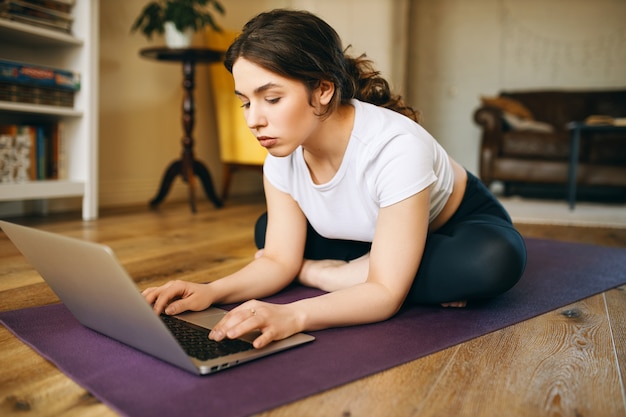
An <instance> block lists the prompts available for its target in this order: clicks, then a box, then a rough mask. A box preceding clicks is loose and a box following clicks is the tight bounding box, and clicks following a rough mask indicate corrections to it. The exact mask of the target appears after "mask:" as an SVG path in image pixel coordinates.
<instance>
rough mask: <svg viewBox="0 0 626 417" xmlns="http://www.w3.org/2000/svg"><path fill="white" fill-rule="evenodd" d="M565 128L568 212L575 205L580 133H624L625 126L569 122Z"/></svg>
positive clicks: (625, 130)
mask: <svg viewBox="0 0 626 417" xmlns="http://www.w3.org/2000/svg"><path fill="white" fill-rule="evenodd" d="M567 128H568V129H569V130H570V132H571V136H570V157H569V173H568V178H567V180H568V192H567V199H568V202H569V208H570V210H574V207H575V205H576V182H577V181H576V180H577V178H576V175H577V171H578V158H579V152H580V137H581V135H582V133H586V132H595V133H609V132H626V126H612V125H588V124H585V123H584V122H570V123H568V124H567Z"/></svg>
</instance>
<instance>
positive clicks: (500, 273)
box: [474, 228, 526, 298]
mask: <svg viewBox="0 0 626 417" xmlns="http://www.w3.org/2000/svg"><path fill="white" fill-rule="evenodd" d="M482 256H483V258H482V259H480V260H479V264H482V265H484V268H482V270H481V271H478V272H476V276H475V277H474V280H475V282H476V283H477V285H478V286H481V287H482V288H483V290H484V295H483V297H481V298H491V297H494V296H496V295H499V294H502V293H503V292H505V291H508V290H509V289H511V288H512V287H513V286H514V285H515V284H517V282H518V281H519V280H520V278H521V277H522V274H523V272H524V269H525V267H526V245H525V244H524V239H523V238H522V237H521V236H520V235H519V233H518V232H517V231H516V230H515V229H513V228H511V229H510V230H508V231H507V232H506V233H498V234H497V235H496V236H492V237H491V238H490V240H489V242H488V244H487V246H486V247H485V248H484V250H483V251H482Z"/></svg>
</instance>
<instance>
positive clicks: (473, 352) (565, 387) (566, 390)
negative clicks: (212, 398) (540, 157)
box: [0, 200, 626, 417]
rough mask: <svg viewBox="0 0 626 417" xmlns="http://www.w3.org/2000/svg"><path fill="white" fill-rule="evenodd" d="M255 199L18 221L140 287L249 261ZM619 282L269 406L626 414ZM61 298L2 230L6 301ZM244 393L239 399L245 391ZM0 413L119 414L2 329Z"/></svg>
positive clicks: (323, 410) (535, 229)
mask: <svg viewBox="0 0 626 417" xmlns="http://www.w3.org/2000/svg"><path fill="white" fill-rule="evenodd" d="M263 207H264V206H263V203H262V201H260V200H257V201H238V202H235V201H231V202H229V203H228V204H227V205H226V207H224V208H223V209H221V210H216V209H214V208H213V207H212V206H211V205H210V204H209V203H201V204H199V207H198V213H197V214H195V215H192V214H191V213H190V212H189V208H188V207H187V206H186V205H185V204H178V203H171V202H167V201H166V202H165V203H163V205H162V207H161V209H160V211H148V210H146V209H144V208H143V207H142V208H134V209H124V210H115V211H108V212H104V213H102V215H101V218H100V219H99V220H97V221H94V222H82V221H80V220H78V216H77V215H72V216H67V215H64V216H50V217H47V218H28V219H19V222H20V223H23V224H28V225H33V226H36V227H39V228H42V229H45V230H49V231H53V232H56V233H61V234H64V235H68V236H74V237H78V238H82V239H87V240H92V241H98V242H103V243H106V244H108V245H109V246H111V247H112V248H113V250H114V251H115V252H116V254H117V256H118V258H119V259H120V261H121V262H122V263H123V264H124V266H125V267H126V268H127V270H128V271H129V273H130V274H131V276H132V277H133V278H134V279H135V280H136V281H137V285H138V286H139V287H140V288H145V287H146V286H151V285H155V284H161V283H163V282H165V281H167V280H170V279H172V278H181V279H188V280H194V281H207V280H210V279H215V278H218V277H220V276H222V275H224V274H227V273H229V272H231V271H234V270H236V269H237V268H239V267H241V266H243V265H244V264H246V263H247V262H248V261H249V260H250V259H251V257H252V255H253V253H254V251H255V249H254V245H253V240H252V226H253V223H254V221H255V219H256V218H257V217H258V215H260V214H261V212H262V211H263ZM518 227H519V229H520V231H521V232H522V234H524V235H525V236H529V237H541V238H549V239H557V240H564V241H571V242H586V243H594V244H599V245H607V246H615V247H624V248H626V229H594V228H575V227H557V226H533V225H518ZM624 289H625V288H618V289H614V290H611V291H608V292H606V293H604V294H600V295H597V296H593V297H590V298H588V299H586V300H583V301H581V302H578V303H575V304H572V305H569V306H565V307H563V308H560V309H557V310H556V311H553V312H550V313H547V314H544V315H542V316H539V317H537V318H535V319H532V320H528V321H525V322H522V323H520V324H517V325H515V326H511V327H508V328H505V329H502V330H500V331H496V332H494V333H491V334H488V335H485V336H483V337H480V338H477V339H474V340H471V341H469V342H466V343H463V344H460V345H457V346H454V347H451V348H449V349H446V350H443V351H440V352H438V353H435V354H433V355H430V356H427V357H424V358H422V359H419V360H416V361H413V362H411V363H408V364H406V365H403V366H399V367H397V368H393V369H390V370H388V371H385V372H382V373H380V374H376V375H373V376H371V377H368V378H365V379H362V380H359V381H356V382H353V383H351V384H347V385H344V386H340V387H338V388H336V389H333V390H330V391H327V392H323V393H321V394H318V395H314V396H312V397H309V398H306V399H303V400H301V401H298V402H296V403H292V404H287V405H285V406H283V407H281V408H278V409H275V410H271V411H268V412H266V413H263V414H262V416H265V417H270V416H271V417H278V416H284V417H295V416H337V417H348V416H472V417H477V416H528V417H537V416H589V417H591V416H596V417H606V416H626V395H625V389H624V386H625V384H626V379H625V377H624V375H625V373H626V291H624ZM55 302H58V300H57V298H56V296H55V295H54V294H53V293H52V292H51V291H50V290H49V289H48V287H47V286H46V284H45V283H43V282H42V280H41V278H39V276H38V274H37V273H36V272H35V271H33V270H32V268H31V267H30V266H29V265H28V264H27V263H26V261H25V259H24V258H23V257H22V256H21V255H20V254H19V253H18V252H17V250H16V249H15V248H14V247H13V246H12V244H11V243H10V242H9V241H8V240H7V239H6V237H5V236H4V234H2V233H0V310H9V309H16V308H21V307H29V306H36V305H44V304H49V303H55ZM242 400H243V399H242ZM0 415H1V416H12V415H19V416H59V415H66V416H111V415H115V413H114V412H113V411H111V410H110V409H109V408H108V407H106V406H105V405H103V404H101V403H99V402H98V401H97V400H95V399H94V398H93V397H92V396H90V395H89V393H87V392H86V391H85V390H84V389H82V388H81V387H80V386H78V385H76V384H75V383H74V382H73V381H71V380H70V379H69V378H67V377H66V376H65V375H63V374H62V373H61V372H59V371H58V370H57V369H56V368H55V367H54V366H53V365H51V364H50V363H49V362H47V361H46V360H44V359H43V358H41V357H40V356H39V355H38V354H36V353H34V352H33V351H32V350H30V349H29V348H27V347H26V346H25V345H23V344H22V343H21V342H20V341H18V340H17V339H16V338H15V337H14V336H12V335H11V334H10V333H9V332H8V331H7V330H6V329H5V328H3V327H1V328H0Z"/></svg>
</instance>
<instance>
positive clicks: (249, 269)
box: [207, 257, 297, 304]
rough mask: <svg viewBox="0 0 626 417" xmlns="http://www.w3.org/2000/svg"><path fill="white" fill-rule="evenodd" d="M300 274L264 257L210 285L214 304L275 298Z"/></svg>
mask: <svg viewBox="0 0 626 417" xmlns="http://www.w3.org/2000/svg"><path fill="white" fill-rule="evenodd" d="M296 273H297V269H294V268H293V267H288V266H285V265H282V264H280V263H279V262H275V261H273V260H271V259H269V258H267V257H261V258H258V259H255V260H254V261H252V262H251V263H249V264H248V265H246V266H245V267H244V268H242V269H240V270H239V271H237V272H235V273H234V274H232V275H228V276H226V277H224V278H220V279H218V280H215V281H213V282H210V283H209V284H207V285H209V287H210V288H211V297H212V298H213V304H229V303H235V302H240V301H247V300H250V299H256V298H262V297H267V296H269V295H272V294H275V293H277V292H278V291H280V290H282V289H283V288H285V287H286V286H287V285H289V284H290V283H291V282H292V281H293V279H294V278H295V275H296Z"/></svg>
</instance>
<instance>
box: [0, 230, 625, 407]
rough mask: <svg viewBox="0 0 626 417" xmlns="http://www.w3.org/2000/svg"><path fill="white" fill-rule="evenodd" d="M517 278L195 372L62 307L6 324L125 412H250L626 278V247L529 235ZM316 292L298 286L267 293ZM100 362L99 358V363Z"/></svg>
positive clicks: (285, 297) (12, 314)
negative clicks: (475, 294)
mask: <svg viewBox="0 0 626 417" xmlns="http://www.w3.org/2000/svg"><path fill="white" fill-rule="evenodd" d="M526 243H527V247H528V264H527V266H526V271H525V273H524V276H523V277H522V279H521V281H520V282H519V284H518V285H517V286H516V287H514V288H513V289H512V290H510V291H509V292H507V293H506V294H503V295H502V296H500V297H498V298H496V299H494V300H492V301H491V302H489V303H485V304H480V305H470V306H468V307H467V308H464V309H450V308H448V309H444V308H439V307H412V308H408V309H405V310H403V311H401V312H400V313H399V314H398V315H396V316H395V317H394V318H392V319H390V320H388V321H386V322H382V323H376V324H371V325H364V326H355V327H347V328H340V329H330V330H324V331H318V332H314V333H312V334H314V335H315V336H316V337H317V340H316V341H315V342H313V343H310V344H307V345H304V346H301V347H298V348H295V349H292V350H289V351H286V352H282V353H279V354H276V355H273V356H270V357H267V358H263V359H260V360H258V361H255V362H250V363H247V364H244V365H241V366H238V367H234V368H231V369H228V370H226V371H223V372H220V373H217V374H213V375H209V376H204V377H198V376H194V375H192V374H189V373H187V372H185V371H183V370H179V369H178V368H176V367H174V366H171V365H168V364H166V363H164V362H161V361H160V360H157V359H154V358H152V357H150V356H148V355H145V354H143V353H141V352H138V351H136V350H134V349H132V348H130V347H127V346H125V345H123V344H120V343H118V342H116V341H115V340H112V339H110V338H108V337H106V336H102V335H100V334H98V333H96V332H93V331H91V330H89V329H87V328H85V327H83V326H81V325H80V324H79V323H78V322H77V321H76V320H75V319H74V317H73V316H72V315H71V314H70V313H69V311H68V310H67V309H66V308H65V307H64V306H63V305H60V304H55V305H50V306H44V307H35V308H28V309H23V310H16V311H8V312H3V313H0V321H1V322H2V323H3V324H4V325H5V326H6V327H7V328H8V329H9V330H10V331H12V332H13V333H14V334H16V335H17V337H19V338H20V339H21V340H23V341H24V342H25V343H27V344H28V345H30V346H31V347H33V348H34V349H35V350H36V351H37V352H39V353H40V354H41V355H42V356H44V357H45V358H47V359H49V360H50V361H52V362H53V363H54V364H55V365H56V366H58V367H59V369H61V370H62V371H63V372H64V373H66V374H67V375H68V376H69V377H71V378H72V379H74V380H75V381H76V382H78V383H79V384H80V385H82V386H83V387H85V388H86V389H87V390H88V391H90V392H91V393H92V394H93V395H95V396H96V397H97V398H99V399H100V400H101V401H102V402H104V403H106V404H108V405H109V406H110V407H111V408H112V409H114V410H116V411H117V412H119V413H120V414H122V415H126V416H133V417H138V416H152V417H153V416H171V415H185V416H220V417H228V416H233V417H235V416H245V415H250V414H254V413H259V412H262V411H265V410H268V409H272V408H274V407H277V406H280V405H283V404H286V403H289V402H292V401H295V400H298V399H301V398H304V397H307V396H309V395H312V394H316V393H318V392H321V391H324V390H327V389H330V388H333V387H336V386H339V385H341V384H344V383H347V382H350V381H354V380H356V379H359V378H362V377H365V376H368V375H371V374H373V373H376V372H380V371H383V370H385V369H388V368H391V367H394V366H397V365H400V364H403V363H406V362H409V361H411V360H414V359H417V358H420V357H423V356H425V355H428V354H430V353H433V352H436V351H439V350H442V349H445V348H447V347H450V346H453V345H455V344H458V343H461V342H465V341H467V340H470V339H473V338H475V337H478V336H481V335H484V334H486V333H489V332H492V331H495V330H498V329H501V328H503V327H506V326H509V325H512V324H515V323H518V322H520V321H523V320H526V319H529V318H532V317H535V316H537V315H540V314H543V313H545V312H548V311H551V310H554V309H556V308H559V307H562V306H564V305H567V304H570V303H572V302H575V301H578V300H580V299H583V298H586V297H589V296H591V295H594V294H597V293H600V292H603V291H606V290H608V289H610V288H613V287H616V286H619V285H622V284H625V283H626V250H625V249H618V248H607V247H601V246H594V245H583V244H575V243H564V242H556V241H548V240H538V239H526ZM316 294H319V292H318V291H315V290H311V289H307V288H303V287H298V286H295V287H292V288H290V289H288V290H287V291H285V292H283V293H281V294H279V295H277V296H275V297H272V298H270V300H273V301H275V302H280V303H283V302H288V301H290V300H295V299H299V298H304V297H310V296H314V295H316ZM95 358H99V359H95Z"/></svg>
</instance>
